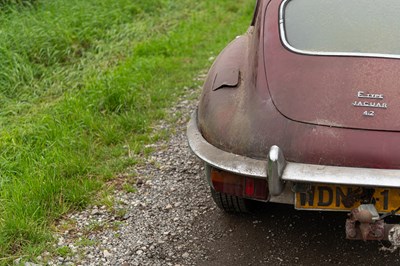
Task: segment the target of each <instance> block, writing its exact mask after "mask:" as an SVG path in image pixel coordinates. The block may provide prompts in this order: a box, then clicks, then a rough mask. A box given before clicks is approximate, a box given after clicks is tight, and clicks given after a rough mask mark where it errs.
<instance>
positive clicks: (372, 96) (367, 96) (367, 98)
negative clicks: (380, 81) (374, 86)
mask: <svg viewBox="0 0 400 266" xmlns="http://www.w3.org/2000/svg"><path fill="white" fill-rule="evenodd" d="M357 97H358V98H359V99H364V100H362V101H361V100H357V101H354V102H353V103H352V105H353V106H355V107H367V108H381V109H387V108H388V105H387V103H385V102H381V100H383V98H384V96H383V94H377V93H365V92H363V91H358V92H357ZM372 100H378V101H372ZM363 115H364V116H375V111H370V110H367V111H364V112H363Z"/></svg>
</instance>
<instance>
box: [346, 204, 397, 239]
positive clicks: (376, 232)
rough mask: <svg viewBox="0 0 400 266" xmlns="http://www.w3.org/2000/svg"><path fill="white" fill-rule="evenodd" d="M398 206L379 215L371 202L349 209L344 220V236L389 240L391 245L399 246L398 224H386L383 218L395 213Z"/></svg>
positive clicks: (348, 237)
mask: <svg viewBox="0 0 400 266" xmlns="http://www.w3.org/2000/svg"><path fill="white" fill-rule="evenodd" d="M399 210H400V207H399V208H397V209H396V210H393V211H391V212H389V213H386V214H384V215H382V216H379V214H378V212H377V210H376V208H375V206H374V205H373V204H362V205H360V206H359V207H358V208H355V209H353V210H351V212H350V214H349V218H348V219H347V220H346V238H347V239H353V240H361V239H362V240H364V241H367V240H389V241H390V243H391V244H392V245H393V246H400V225H399V224H386V223H385V222H384V220H383V219H384V218H386V217H388V216H391V215H395V214H396V213H397V212H398V211H399Z"/></svg>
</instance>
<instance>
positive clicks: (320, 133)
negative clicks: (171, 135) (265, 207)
mask: <svg viewBox="0 0 400 266" xmlns="http://www.w3.org/2000/svg"><path fill="white" fill-rule="evenodd" d="M399 25H400V1H398V0H386V1H376V0H259V1H258V2H257V5H256V9H255V13H254V18H253V21H252V24H251V26H250V27H249V29H248V31H247V32H246V34H244V35H243V36H239V37H237V38H236V39H235V40H234V41H233V42H231V43H230V44H229V45H228V46H227V47H226V48H225V49H224V50H223V51H222V52H221V54H220V55H219V56H218V57H217V59H216V60H215V62H214V64H213V66H212V67H211V69H210V71H209V73H208V76H207V79H206V81H205V84H204V88H203V93H202V95H201V99H200V103H199V106H198V110H196V111H195V113H194V114H193V116H192V118H191V121H190V122H189V125H188V130H187V135H188V140H189V145H190V147H191V149H192V150H193V152H194V153H195V154H196V155H197V156H198V157H199V158H200V159H201V160H203V161H204V162H205V164H206V168H205V169H206V176H207V180H208V183H209V185H210V187H211V193H212V196H213V199H214V201H215V202H216V204H217V205H218V206H219V207H220V208H222V209H224V210H226V211H230V212H245V211H247V210H248V208H249V207H250V206H251V203H252V202H253V201H254V200H258V201H265V202H278V203H285V204H292V205H294V207H295V208H296V209H302V210H330V211H348V212H349V219H347V221H346V236H347V238H349V239H364V240H382V239H389V240H391V241H392V243H394V244H397V245H398V244H399V243H400V229H399V228H400V225H394V224H386V223H385V222H384V218H385V217H387V216H389V215H395V214H396V213H397V212H398V211H399V210H400V132H399V131H400V27H399Z"/></svg>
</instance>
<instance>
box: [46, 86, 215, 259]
mask: <svg viewBox="0 0 400 266" xmlns="http://www.w3.org/2000/svg"><path fill="white" fill-rule="evenodd" d="M187 90H188V95H186V96H185V99H182V101H181V102H180V103H179V104H177V105H176V106H175V107H174V108H172V109H171V110H170V111H169V113H170V115H172V116H173V115H175V114H177V113H183V114H185V115H183V117H182V118H180V119H178V121H177V123H174V125H171V124H167V123H165V122H160V124H159V125H157V126H156V128H155V130H161V129H163V130H165V129H167V130H170V131H172V132H173V131H175V134H174V135H173V136H172V137H171V138H170V139H169V140H167V141H160V142H157V143H155V144H152V145H151V146H152V148H154V150H155V151H154V152H153V153H152V154H151V155H150V156H149V157H148V158H145V162H144V163H143V164H140V166H138V167H136V168H135V169H132V170H130V171H128V173H126V174H125V175H126V176H132V175H133V176H135V179H136V180H135V182H136V185H135V187H136V189H137V191H136V192H133V193H128V192H126V191H125V190H122V189H121V190H117V191H115V192H114V195H113V198H114V202H115V203H114V207H113V208H112V210H110V209H109V208H108V207H106V206H91V207H90V208H88V209H87V210H85V211H82V212H79V213H72V214H70V215H68V216H67V217H65V219H63V221H62V222H61V223H60V225H59V226H58V227H59V231H60V233H59V234H58V235H57V238H58V244H57V249H58V250H61V251H64V253H66V254H65V255H64V256H61V255H60V256H58V257H56V258H53V259H52V260H50V261H49V262H48V264H49V265H59V264H66V265H180V264H182V265H191V264H194V263H195V261H198V260H199V259H200V260H201V259H202V256H204V254H203V253H204V252H203V251H202V250H201V249H193V246H194V245H195V244H194V242H195V241H196V240H197V237H196V236H194V235H193V231H192V224H193V223H194V221H195V219H196V217H198V216H199V215H202V214H204V213H205V212H207V211H208V210H209V209H215V206H214V205H212V204H210V203H211V202H210V196H209V191H208V188H207V186H206V183H205V181H204V179H203V172H204V167H203V165H202V164H201V162H200V161H199V160H197V158H196V157H195V156H194V155H192V154H191V153H190V151H189V148H188V145H187V140H186V125H187V122H188V119H189V116H190V113H191V112H192V111H193V110H194V109H195V106H196V103H197V100H192V101H190V100H188V99H189V98H193V95H194V96H196V95H198V93H199V90H200V88H197V89H187ZM64 228H67V229H66V230H65V229H64ZM59 253H60V252H59ZM61 253H63V252H61ZM46 255H49V254H44V256H42V257H46ZM39 259H41V258H39Z"/></svg>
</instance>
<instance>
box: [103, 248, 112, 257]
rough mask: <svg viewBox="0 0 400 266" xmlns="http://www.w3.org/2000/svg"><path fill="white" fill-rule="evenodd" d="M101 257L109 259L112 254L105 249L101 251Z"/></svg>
mask: <svg viewBox="0 0 400 266" xmlns="http://www.w3.org/2000/svg"><path fill="white" fill-rule="evenodd" d="M103 255H104V257H105V258H109V257H111V256H112V254H111V253H110V252H109V251H108V250H107V249H105V250H103Z"/></svg>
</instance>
